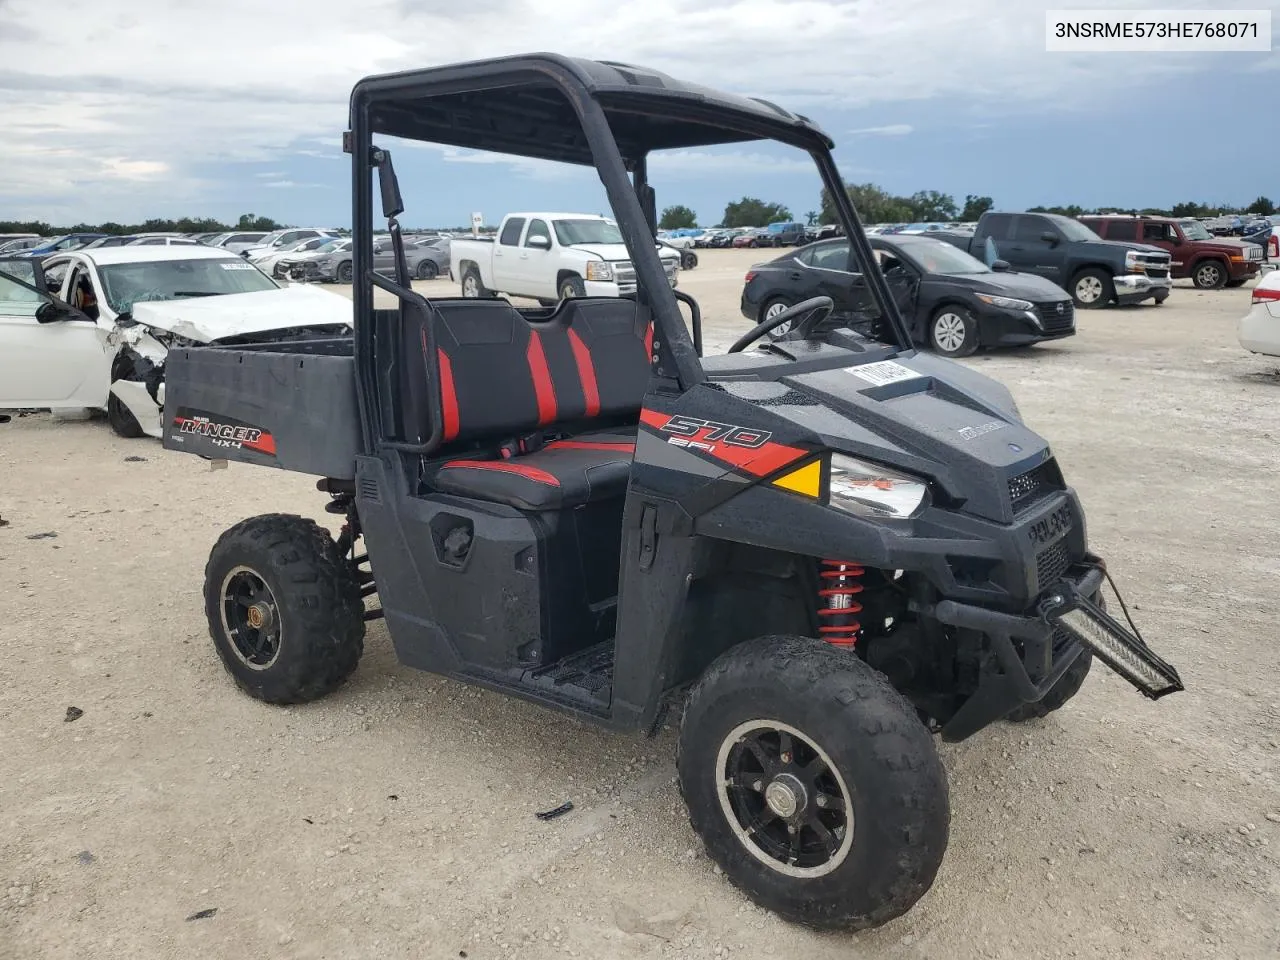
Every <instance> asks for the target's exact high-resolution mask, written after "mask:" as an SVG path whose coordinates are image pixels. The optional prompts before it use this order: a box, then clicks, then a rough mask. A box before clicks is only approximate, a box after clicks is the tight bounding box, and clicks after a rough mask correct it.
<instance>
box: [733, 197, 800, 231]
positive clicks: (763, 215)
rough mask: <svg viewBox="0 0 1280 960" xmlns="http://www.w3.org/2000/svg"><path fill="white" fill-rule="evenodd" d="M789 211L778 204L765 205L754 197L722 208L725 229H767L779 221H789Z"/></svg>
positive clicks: (745, 198) (744, 198)
mask: <svg viewBox="0 0 1280 960" xmlns="http://www.w3.org/2000/svg"><path fill="white" fill-rule="evenodd" d="M790 219H791V211H790V210H788V209H787V208H786V207H784V206H783V205H782V204H780V203H765V201H763V200H757V199H756V198H755V197H743V198H742V199H741V200H738V201H735V202H733V203H727V204H725V207H724V219H723V220H722V221H721V222H722V223H723V224H724V225H725V226H726V227H767V226H768V225H769V224H771V223H777V222H778V221H779V220H790Z"/></svg>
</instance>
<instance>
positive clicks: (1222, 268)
mask: <svg viewBox="0 0 1280 960" xmlns="http://www.w3.org/2000/svg"><path fill="white" fill-rule="evenodd" d="M1077 219H1079V221H1080V222H1081V223H1083V224H1084V225H1085V226H1086V227H1088V228H1089V229H1091V230H1092V231H1093V232H1094V233H1096V234H1097V235H1098V236H1100V237H1102V238H1104V239H1106V240H1120V241H1129V242H1132V243H1147V244H1150V245H1152V246H1156V247H1160V248H1161V249H1162V250H1168V251H1169V254H1170V255H1171V256H1172V257H1173V263H1172V267H1173V270H1172V275H1173V277H1174V278H1175V279H1182V278H1184V277H1190V278H1191V279H1192V280H1194V281H1195V285H1196V286H1197V287H1200V288H1201V289H1202V290H1217V289H1218V288H1219V287H1238V286H1241V285H1242V284H1244V283H1245V282H1246V281H1248V280H1251V279H1253V278H1254V277H1256V276H1257V275H1258V270H1259V268H1260V267H1261V265H1262V261H1263V259H1264V251H1263V249H1262V247H1260V246H1258V244H1256V243H1249V242H1247V241H1245V240H1236V239H1234V238H1232V237H1215V236H1214V235H1213V234H1211V233H1210V232H1209V231H1208V230H1206V229H1205V226H1204V224H1203V223H1201V222H1200V221H1199V220H1175V219H1173V218H1172V217H1131V216H1122V215H1110V216H1095V217H1079V218H1077Z"/></svg>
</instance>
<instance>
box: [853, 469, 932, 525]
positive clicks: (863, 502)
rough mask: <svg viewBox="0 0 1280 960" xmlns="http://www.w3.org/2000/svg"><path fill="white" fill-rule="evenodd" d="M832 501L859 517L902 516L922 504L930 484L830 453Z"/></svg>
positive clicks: (914, 512)
mask: <svg viewBox="0 0 1280 960" xmlns="http://www.w3.org/2000/svg"><path fill="white" fill-rule="evenodd" d="M830 489H831V505H832V506H833V507H836V508H837V509H840V510H847V511H848V512H849V513H855V514H857V515H858V516H860V517H871V518H873V519H886V518H891V519H897V520H905V519H908V518H910V517H914V516H915V515H916V514H917V513H919V512H920V510H921V509H922V508H923V507H924V503H925V497H926V496H927V495H928V492H929V488H928V487H927V486H926V485H925V484H924V482H923V481H921V480H917V479H915V478H914V477H908V476H905V475H903V474H901V473H895V472H894V471H892V470H886V469H885V468H884V467H882V466H879V465H878V464H874V463H867V462H866V461H865V460H855V459H854V458H853V457H845V456H842V455H840V454H838V453H833V454H832V455H831V483H830Z"/></svg>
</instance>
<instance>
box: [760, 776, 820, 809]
mask: <svg viewBox="0 0 1280 960" xmlns="http://www.w3.org/2000/svg"><path fill="white" fill-rule="evenodd" d="M764 802H765V803H767V804H768V805H769V809H770V810H772V811H773V812H774V813H776V814H777V815H778V816H780V817H782V818H783V819H784V820H790V819H791V818H792V817H794V816H795V815H796V814H797V813H800V812H801V811H802V810H804V808H805V807H806V806H808V803H809V798H808V795H807V794H806V793H805V789H804V784H802V783H801V782H800V781H799V780H798V779H796V778H795V777H793V776H792V775H791V774H789V773H784V774H781V775H779V776H778V777H776V778H775V779H774V780H773V782H772V783H770V784H769V785H768V786H767V787H765V788H764Z"/></svg>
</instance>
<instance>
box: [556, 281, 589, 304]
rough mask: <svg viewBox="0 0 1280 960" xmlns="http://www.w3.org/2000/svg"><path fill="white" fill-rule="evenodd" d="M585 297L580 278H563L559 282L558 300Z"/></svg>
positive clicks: (585, 292) (583, 286)
mask: <svg viewBox="0 0 1280 960" xmlns="http://www.w3.org/2000/svg"><path fill="white" fill-rule="evenodd" d="M586 295H587V288H586V286H585V285H584V284H583V282H582V278H581V277H565V278H564V279H563V280H561V281H560V299H561V300H574V299H577V298H579V297H585V296H586Z"/></svg>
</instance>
